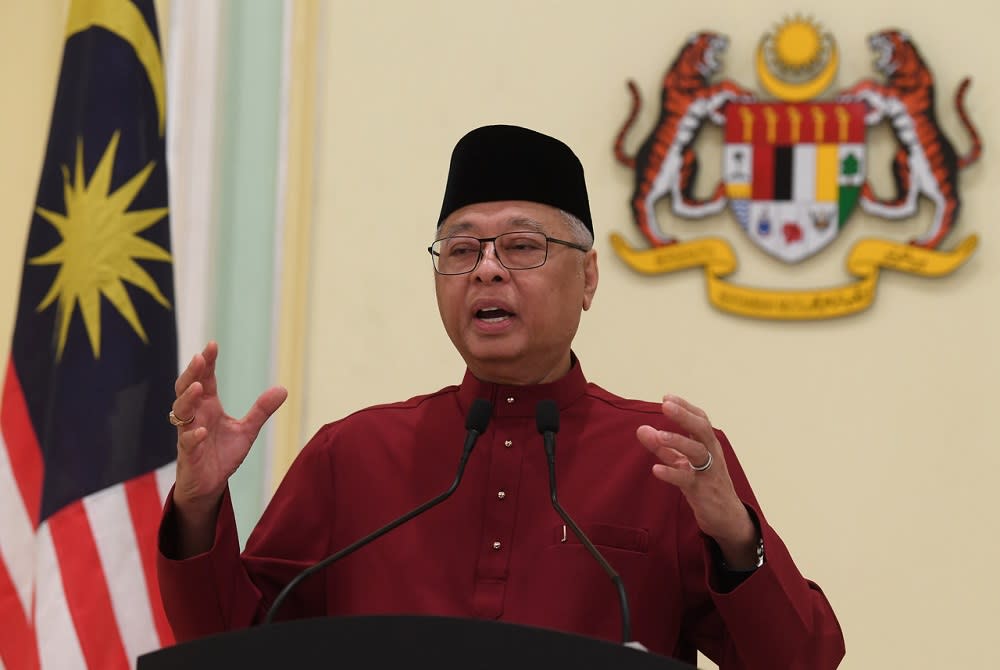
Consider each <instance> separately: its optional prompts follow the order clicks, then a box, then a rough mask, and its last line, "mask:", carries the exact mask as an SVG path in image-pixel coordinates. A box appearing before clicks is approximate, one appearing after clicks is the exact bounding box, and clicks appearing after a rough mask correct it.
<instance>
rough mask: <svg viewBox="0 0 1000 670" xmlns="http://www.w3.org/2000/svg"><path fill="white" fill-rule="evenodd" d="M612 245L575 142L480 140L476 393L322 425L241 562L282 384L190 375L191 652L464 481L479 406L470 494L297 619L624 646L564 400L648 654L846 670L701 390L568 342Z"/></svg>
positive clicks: (474, 160) (176, 565)
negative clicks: (227, 398) (664, 390)
mask: <svg viewBox="0 0 1000 670" xmlns="http://www.w3.org/2000/svg"><path fill="white" fill-rule="evenodd" d="M592 244H593V224H592V221H591V215H590V207H589V203H588V199H587V190H586V185H585V181H584V175H583V168H582V166H581V165H580V163H579V161H578V160H577V158H576V156H575V155H574V154H573V152H572V151H571V150H570V149H569V148H568V147H567V146H566V145H564V144H563V143H561V142H559V141H558V140H555V139H553V138H551V137H547V136H545V135H542V134H539V133H536V132H534V131H531V130H527V129H524V128H517V127H512V126H488V127H484V128H479V129H477V130H474V131H472V132H471V133H469V134H468V135H466V136H465V137H463V138H462V139H461V140H460V141H459V143H458V144H457V145H456V147H455V150H454V152H453V154H452V161H451V168H450V171H449V176H448V184H447V187H446V189H445V196H444V203H443V206H442V210H441V214H440V217H439V220H438V230H437V235H436V239H435V241H434V243H433V244H432V245H431V247H430V249H429V251H430V253H431V256H432V259H433V262H434V270H435V289H436V293H437V301H438V308H439V311H440V314H441V319H442V321H443V323H444V326H445V330H446V331H447V333H448V336H449V337H450V338H451V341H452V343H453V344H454V346H455V348H456V349H457V350H458V352H459V353H460V354H461V356H462V358H463V359H464V360H465V363H466V365H467V368H468V369H467V372H466V374H465V378H464V379H463V380H462V383H461V385H459V386H451V387H448V388H445V389H442V390H440V391H438V392H436V393H433V394H430V395H426V396H419V397H416V398H412V399H410V400H408V401H405V402H402V403H396V404H392V405H382V406H378V407H372V408H368V409H365V410H361V411H359V412H357V413H355V414H352V415H351V416H348V417H346V418H344V419H342V420H340V421H337V422H335V423H332V424H329V425H327V426H324V427H323V428H322V429H321V430H320V431H319V433H317V435H316V436H315V437H314V438H313V439H312V440H311V441H310V443H309V444H308V445H307V446H306V447H305V448H304V449H303V451H302V453H301V454H300V456H299V458H298V459H297V460H296V462H295V464H293V466H292V468H291V469H290V471H289V473H288V475H287V476H286V478H285V480H284V482H283V483H282V485H281V487H280V488H279V490H278V491H277V493H276V494H275V496H274V499H273V500H272V502H271V504H270V505H269V507H268V509H267V510H266V511H265V512H264V515H263V517H262V518H261V520H260V523H259V524H258V526H257V528H256V529H255V530H254V532H253V534H252V535H251V537H250V539H249V541H248V543H247V547H246V551H245V552H244V553H243V555H242V557H241V556H240V554H239V549H238V546H239V545H238V540H237V536H236V530H235V523H234V521H233V512H232V506H231V504H230V501H229V497H228V493H227V489H226V482H227V479H228V477H229V476H230V475H231V474H232V473H233V472H235V470H236V468H237V467H238V466H239V464H240V463H241V462H242V460H243V458H244V457H245V456H246V454H247V452H248V450H249V448H250V445H251V443H252V442H253V440H254V439H255V437H256V436H257V433H258V432H259V430H260V428H261V426H262V425H263V424H264V422H265V421H266V420H267V418H268V417H269V416H270V415H271V414H272V413H273V412H274V411H275V410H276V409H277V408H278V406H279V405H280V404H281V403H282V402H283V400H284V398H285V391H284V389H280V388H272V389H269V390H268V391H266V392H264V393H263V394H262V395H261V396H260V398H258V400H257V401H256V403H255V404H254V406H253V408H252V409H251V410H250V412H249V413H248V414H247V416H246V417H245V418H244V419H242V420H236V419H233V418H232V417H229V416H227V415H226V414H225V413H224V412H223V409H222V406H221V404H220V401H219V398H218V395H217V393H216V384H215V373H214V368H215V362H216V357H217V354H218V349H217V347H216V346H215V345H214V344H209V345H208V347H206V349H205V351H204V352H202V353H201V354H198V355H196V356H195V357H194V358H193V360H192V361H191V363H190V365H189V366H188V367H187V369H186V370H185V371H184V372H183V373H182V374H181V375H180V377H179V378H178V380H177V384H176V391H177V399H176V401H175V402H174V405H173V408H172V412H171V415H170V419H171V422H173V423H174V424H175V425H177V426H178V458H177V483H176V485H175V487H174V489H173V493H172V496H171V498H170V500H169V502H168V504H167V507H166V509H165V512H164V520H163V525H162V529H161V536H160V548H161V556H160V561H159V571H160V583H161V586H162V590H163V596H164V604H165V606H166V609H167V613H168V616H169V617H170V620H171V624H172V625H173V626H174V628H175V632H176V633H177V636H178V639H180V640H185V639H190V638H193V637H197V636H202V635H206V634H209V633H214V632H219V631H222V630H227V629H232V628H239V627H245V626H248V625H251V624H253V623H256V622H259V621H260V620H261V619H262V618H263V617H264V615H265V613H266V611H267V609H268V607H269V605H270V603H271V602H272V601H273V600H274V598H275V596H276V594H277V593H278V592H279V591H280V590H281V588H282V587H283V586H285V585H286V584H287V583H288V582H289V581H290V580H291V579H292V578H293V577H294V576H295V575H296V574H298V573H299V572H300V571H301V570H303V569H304V568H306V567H307V566H309V565H311V564H313V563H315V562H317V561H319V560H320V559H322V558H323V557H325V556H327V555H329V554H331V553H333V552H335V551H337V550H338V549H341V548H343V547H345V546H347V545H349V544H351V543H352V542H354V541H355V540H357V539H358V538H360V537H362V536H364V535H366V534H368V533H370V532H371V531H373V530H374V529H376V528H378V527H380V526H382V525H384V524H385V523H387V522H389V521H390V520H392V519H394V518H395V517H398V516H400V515H401V514H403V513H404V512H406V511H408V510H410V509H412V508H414V507H416V506H417V505H418V504H420V503H422V502H424V501H426V500H428V499H430V498H432V497H433V496H434V495H436V494H437V493H439V492H441V491H443V490H444V489H446V488H447V485H448V483H449V482H450V481H451V478H452V476H453V473H454V467H455V465H456V463H457V460H458V452H457V449H458V446H459V445H461V444H462V442H463V438H464V436H465V435H464V432H463V425H464V417H465V415H466V413H467V412H468V410H469V407H470V405H471V404H472V402H473V400H475V399H476V398H485V399H487V400H489V401H491V402H492V404H493V411H492V418H491V421H490V424H489V426H488V427H487V429H486V431H485V433H484V434H483V436H482V438H481V439H480V440H479V444H478V446H477V447H476V450H475V451H474V452H473V453H472V456H471V458H470V460H469V463H468V468H467V470H466V473H465V476H464V479H463V482H462V484H461V486H460V487H459V489H458V491H457V492H456V493H455V494H454V496H452V497H451V498H450V499H449V500H448V501H447V502H445V503H444V504H442V505H439V506H437V507H435V508H433V509H431V510H430V511H428V512H427V513H426V514H424V515H423V516H420V517H417V518H416V519H414V520H413V521H411V522H410V523H408V524H406V525H403V526H401V527H400V528H398V529H397V530H395V531H393V532H392V533H389V534H388V535H386V536H384V537H382V538H380V539H379V540H378V541H377V542H374V543H372V544H370V545H368V546H366V547H364V548H363V549H361V550H360V551H358V552H356V553H354V554H352V555H350V556H348V557H347V558H345V559H343V560H342V561H339V562H338V563H336V564H335V565H333V566H332V567H331V568H329V569H328V570H325V571H324V572H322V573H319V574H318V575H316V576H314V577H312V578H310V579H309V580H307V581H305V582H303V583H302V584H301V586H300V587H299V588H298V589H297V590H295V591H294V592H293V593H292V595H291V596H290V597H289V599H288V600H287V601H286V602H285V604H284V605H283V608H282V611H281V614H282V617H283V618H292V617H305V616H320V615H355V614H371V613H384V614H392V613H423V614H434V615H450V616H462V617H479V618H485V619H498V620H501V621H511V622H518V623H524V624H530V625H537V626H543V627H549V628H554V629H560V630H565V631H570V632H575V633H580V634H584V635H590V636H594V637H601V638H605V639H610V640H615V639H618V634H619V630H620V620H619V608H618V602H617V597H616V594H615V590H614V588H613V587H612V585H611V584H610V583H609V581H608V579H607V576H606V575H605V574H604V573H603V572H602V571H601V569H600V567H599V566H598V564H597V563H596V562H595V561H594V559H593V558H592V557H591V556H590V555H589V554H588V553H587V552H586V551H585V548H584V547H583V546H582V545H581V544H580V543H579V542H578V541H577V540H576V539H575V538H574V537H573V536H572V534H571V533H570V534H567V532H566V526H565V525H564V524H563V523H562V521H561V520H560V519H559V517H558V516H557V515H556V513H555V512H554V511H553V509H552V507H551V506H550V503H549V490H548V473H547V468H546V458H545V454H544V452H543V449H542V446H541V438H540V437H539V435H538V433H537V430H536V426H535V408H536V403H537V402H538V401H539V400H543V399H551V400H554V401H555V402H556V403H557V405H558V407H559V411H560V414H561V424H562V430H561V431H560V432H559V454H558V460H557V465H558V472H559V480H558V482H559V495H560V501H561V503H562V505H563V506H564V507H565V508H566V509H567V510H568V511H569V512H570V514H571V515H572V516H573V517H574V518H575V519H576V520H577V522H578V523H579V525H580V526H581V527H582V529H583V530H584V532H585V533H587V535H588V536H589V537H590V539H591V541H593V543H594V544H596V545H598V546H599V547H600V550H601V552H602V554H603V555H604V556H605V557H606V558H607V560H608V561H609V562H610V563H611V564H612V566H613V567H614V568H615V569H616V570H617V571H618V572H619V573H620V574H621V577H622V579H623V581H624V584H625V588H626V591H627V593H628V597H629V600H630V604H631V609H632V621H633V637H634V639H636V640H638V641H639V642H641V643H643V644H645V645H646V646H647V647H649V648H650V649H651V650H653V651H655V652H657V653H660V654H664V655H667V656H672V657H675V658H678V659H681V660H686V661H688V662H693V661H694V660H695V656H696V649H700V650H702V651H703V652H704V653H705V654H706V655H707V656H709V657H710V658H712V659H713V660H715V661H716V662H717V663H719V664H720V666H721V667H722V668H725V669H727V670H728V669H734V668H809V669H810V670H816V669H817V668H832V667H836V665H837V664H838V663H839V661H840V659H841V657H842V656H843V653H844V642H843V636H842V634H841V631H840V628H839V625H838V623H837V620H836V617H835V615H834V613H833V611H832V609H831V608H830V605H829V603H828V602H827V601H826V598H825V597H824V596H823V594H822V592H821V591H820V590H819V588H818V587H816V585H814V584H812V583H810V582H808V581H806V580H805V579H804V578H803V577H802V576H801V574H800V573H799V571H798V570H797V568H796V567H795V565H794V563H793V562H792V559H791V557H790V555H789V553H788V551H787V550H786V549H785V547H784V545H783V544H782V542H781V540H780V539H779V538H778V536H777V535H776V534H775V532H774V530H773V529H771V527H770V526H769V525H768V524H767V522H766V520H765V519H764V517H763V515H762V514H761V512H760V510H759V508H758V507H757V503H756V500H755V498H754V495H753V492H752V491H751V489H750V486H749V484H748V482H747V480H746V477H745V475H744V473H743V471H742V469H741V468H740V466H739V463H738V462H737V460H736V457H735V455H734V453H733V451H732V448H731V447H730V445H729V443H728V441H727V439H726V437H725V435H723V434H722V432H720V431H717V430H715V429H713V428H712V426H711V423H710V422H709V419H708V417H707V416H706V414H705V413H704V412H703V411H702V410H700V409H699V408H697V407H695V406H693V405H691V404H690V403H688V402H686V401H685V400H683V399H681V398H678V397H675V396H665V397H664V400H663V402H662V404H659V405H657V404H653V403H647V402H639V401H634V400H626V399H623V398H619V397H617V396H615V395H613V394H611V393H609V392H607V391H605V390H604V389H602V388H600V387H598V386H596V385H594V384H591V383H588V382H587V380H586V378H585V377H584V374H583V370H582V366H581V363H580V362H579V361H578V360H577V359H576V357H575V356H574V354H573V353H572V351H571V345H572V341H573V337H574V336H575V334H576V330H577V327H578V325H579V322H580V317H581V312H582V310H586V309H589V307H590V305H591V302H592V301H593V299H594V293H595V291H596V289H597V281H598V271H597V255H596V252H595V251H594V249H593V248H592ZM373 491H378V493H377V495H373ZM206 596H207V597H209V598H210V601H209V602H206V600H205V599H206Z"/></svg>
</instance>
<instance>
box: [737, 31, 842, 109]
mask: <svg viewBox="0 0 1000 670" xmlns="http://www.w3.org/2000/svg"><path fill="white" fill-rule="evenodd" d="M755 64H756V69H757V77H758V78H759V79H760V83H761V85H762V86H763V87H764V88H765V89H767V91H768V92H769V93H771V94H772V95H774V96H775V97H777V98H779V99H780V100H784V101H787V102H802V101H804V100H810V99H812V98H816V97H817V96H819V95H820V94H821V93H822V92H823V91H825V90H826V89H827V88H828V87H829V86H830V84H832V83H833V80H834V77H836V76H837V68H838V66H839V64H840V52H839V51H838V50H837V44H836V42H835V41H834V40H833V37H832V36H830V35H829V34H826V33H823V32H822V31H821V30H820V27H819V26H818V25H817V24H816V23H814V22H813V21H811V20H808V19H803V18H801V17H795V18H791V19H787V20H785V21H784V22H783V23H782V24H781V25H779V26H778V27H777V28H776V29H775V30H774V31H773V32H772V33H769V34H768V35H765V36H764V38H763V39H761V41H760V44H759V45H758V46H757V56H756V63H755ZM776 70H780V71H776Z"/></svg>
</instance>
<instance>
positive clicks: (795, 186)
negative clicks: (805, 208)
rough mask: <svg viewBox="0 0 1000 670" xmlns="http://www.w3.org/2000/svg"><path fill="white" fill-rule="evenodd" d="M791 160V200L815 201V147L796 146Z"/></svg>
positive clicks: (811, 145) (809, 145)
mask: <svg viewBox="0 0 1000 670" xmlns="http://www.w3.org/2000/svg"><path fill="white" fill-rule="evenodd" d="M792 155H793V156H794V157H793V158H792V170H794V173H793V174H792V200H794V201H795V202H809V203H811V202H814V201H815V200H816V145H815V144H796V145H795V148H794V149H793V154H792Z"/></svg>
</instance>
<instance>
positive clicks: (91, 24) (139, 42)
mask: <svg viewBox="0 0 1000 670" xmlns="http://www.w3.org/2000/svg"><path fill="white" fill-rule="evenodd" d="M89 28H104V29H105V30H108V31H109V32H112V33H114V34H115V35H117V36H118V37H120V38H122V39H123V40H125V41H126V42H128V43H129V44H130V45H131V46H132V48H133V49H135V54H136V56H137V57H138V58H139V62H140V63H142V67H143V68H144V69H145V70H146V76H147V77H148V78H149V85H150V86H151V87H152V88H153V97H154V99H155V100H156V113H157V116H158V118H159V129H160V136H161V137H162V136H163V131H164V127H165V124H166V82H165V80H164V76H163V61H162V59H161V58H160V49H159V47H158V46H157V44H156V37H155V36H154V35H153V31H152V30H150V28H149V24H147V23H146V19H145V18H144V17H143V16H142V12H140V11H139V8H138V7H136V6H135V5H134V4H133V3H132V2H130V1H129V0H73V1H72V2H71V3H70V9H69V19H68V20H67V23H66V39H69V38H70V37H72V36H73V35H75V34H77V33H80V32H83V31H84V30H87V29H89Z"/></svg>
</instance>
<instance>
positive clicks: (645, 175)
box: [614, 32, 753, 247]
mask: <svg viewBox="0 0 1000 670" xmlns="http://www.w3.org/2000/svg"><path fill="white" fill-rule="evenodd" d="M728 44H729V40H728V39H727V38H726V37H725V36H724V35H719V34H717V33H711V32H702V33H698V34H696V35H693V36H692V37H691V38H689V39H688V41H687V43H686V44H685V45H684V46H683V47H682V48H681V51H680V53H679V54H678V55H677V58H676V59H675V60H674V62H673V63H672V64H671V66H670V68H669V69H668V70H667V73H666V74H665V75H664V78H663V85H662V99H661V107H660V116H659V120H658V121H657V122H656V126H655V128H654V129H653V131H652V132H651V133H650V134H649V136H648V137H647V138H646V140H645V141H644V142H643V143H642V146H641V147H640V148H639V150H638V152H636V154H635V156H629V155H627V154H626V153H625V148H624V143H625V136H626V134H628V132H629V130H630V129H631V128H632V126H633V125H634V124H635V119H636V117H637V116H638V114H639V110H640V108H641V106H642V100H641V97H640V94H639V88H638V87H637V86H636V84H635V82H634V81H632V80H629V82H628V87H629V91H630V92H631V94H632V110H631V112H630V113H629V116H628V118H627V119H626V120H625V123H624V125H623V126H622V128H621V130H620V131H619V133H618V136H617V138H616V139H615V146H614V152H615V158H616V159H617V160H618V162H619V163H621V164H622V165H624V166H625V167H628V168H632V169H634V170H635V190H634V192H633V193H632V200H631V205H632V214H633V216H634V217H635V222H636V224H637V225H638V226H639V230H640V231H641V232H642V234H643V235H644V236H645V237H646V239H647V240H649V243H650V244H652V245H653V246H654V247H657V246H663V245H667V244H673V243H675V242H676V241H677V239H676V238H675V237H673V236H671V235H669V234H667V233H664V232H663V230H662V229H661V227H660V225H659V224H658V222H657V219H656V212H655V210H654V207H655V205H656V202H657V201H658V200H660V199H661V198H663V197H666V196H668V195H669V196H671V197H672V201H671V202H672V206H673V209H674V211H675V212H676V213H677V214H679V215H680V216H683V217H688V218H701V217H705V216H710V215H712V214H716V213H718V212H721V211H722V210H723V208H725V206H726V196H725V185H724V184H723V183H722V182H720V183H719V184H718V185H717V186H716V188H715V191H714V193H713V194H712V196H711V197H709V198H706V199H699V198H696V197H695V195H694V184H695V178H696V177H697V174H698V158H697V156H696V155H695V152H694V149H693V148H692V144H693V143H694V140H695V138H696V137H697V136H698V132H699V131H700V130H701V128H702V126H703V125H704V124H705V122H706V121H711V122H712V123H714V124H716V125H719V126H721V125H723V124H724V123H725V115H724V114H723V109H724V107H725V105H726V103H728V102H730V101H731V100H735V99H745V100H751V99H753V94H752V93H751V92H750V91H748V90H746V89H744V88H742V87H740V86H739V85H738V84H736V83H735V82H732V81H729V80H723V81H720V82H718V83H716V84H710V83H709V80H710V79H711V78H712V76H713V75H714V74H715V73H716V72H718V70H719V68H720V67H721V60H720V59H721V56H722V53H723V52H724V51H725V50H726V47H727V46H728Z"/></svg>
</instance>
